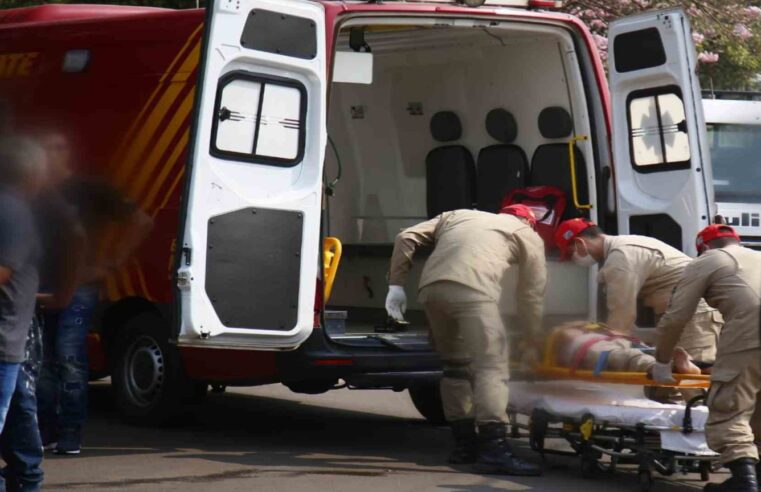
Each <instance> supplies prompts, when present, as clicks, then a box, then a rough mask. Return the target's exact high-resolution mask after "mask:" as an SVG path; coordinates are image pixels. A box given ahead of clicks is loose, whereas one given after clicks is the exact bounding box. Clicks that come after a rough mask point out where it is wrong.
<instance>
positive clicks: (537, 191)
mask: <svg viewBox="0 0 761 492" xmlns="http://www.w3.org/2000/svg"><path fill="white" fill-rule="evenodd" d="M517 203H520V204H522V205H526V206H527V207H529V208H530V209H531V210H532V211H533V212H534V215H536V232H537V233H538V234H539V235H540V236H541V237H542V239H543V240H544V246H545V248H546V249H547V251H551V250H552V249H554V248H555V240H554V239H553V237H554V234H555V229H557V227H558V224H560V221H561V220H562V218H563V214H564V213H565V205H566V199H565V193H563V190H561V189H560V188H556V187H554V186H531V187H528V188H518V189H515V190H513V191H511V192H510V193H509V194H508V195H507V196H505V198H504V199H503V200H502V207H506V206H508V205H515V204H517Z"/></svg>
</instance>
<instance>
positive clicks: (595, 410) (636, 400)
mask: <svg viewBox="0 0 761 492" xmlns="http://www.w3.org/2000/svg"><path fill="white" fill-rule="evenodd" d="M703 398H704V397H703V396H702V395H700V396H697V397H694V398H693V399H691V400H690V401H689V402H687V404H684V405H678V404H664V403H659V402H656V401H653V400H650V399H648V398H647V397H645V394H644V388H643V387H642V386H635V385H631V384H614V383H600V382H589V381H575V382H574V383H573V384H569V381H522V382H511V383H510V408H509V410H508V415H509V417H510V427H511V433H512V436H513V437H516V438H518V437H528V439H529V445H530V446H531V449H533V450H534V451H536V452H538V453H540V454H541V455H542V456H543V457H544V456H545V455H547V454H556V455H563V456H574V457H577V458H578V459H579V467H580V471H581V474H582V476H583V477H585V478H594V477H595V476H597V475H598V474H599V473H600V472H602V471H610V472H613V471H615V470H616V467H617V465H619V464H635V465H637V466H638V480H639V486H640V490H642V491H650V490H651V487H652V484H653V474H654V473H655V472H657V473H659V474H661V475H664V476H668V475H672V474H674V473H677V472H683V473H699V474H700V478H701V480H704V481H705V480H708V479H709V478H710V473H711V471H712V469H713V466H714V464H715V462H716V459H717V458H718V456H717V455H716V454H715V453H714V452H712V451H711V450H710V449H709V448H708V446H707V444H706V440H705V430H704V429H705V422H706V419H707V417H708V409H707V408H706V407H705V406H704V405H700V403H702V401H703ZM519 416H524V417H527V420H528V423H527V424H526V423H525V420H526V419H525V418H524V419H519V418H518V417H519ZM549 438H559V439H563V440H565V441H566V442H567V443H568V445H569V446H570V448H571V450H570V451H564V450H557V449H552V448H549V447H547V446H546V440H547V439H549ZM604 456H607V457H609V460H608V461H607V462H605V463H604V462H603V460H602V458H603V457H604Z"/></svg>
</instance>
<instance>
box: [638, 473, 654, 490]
mask: <svg viewBox="0 0 761 492" xmlns="http://www.w3.org/2000/svg"><path fill="white" fill-rule="evenodd" d="M637 482H638V483H639V490H640V491H641V492H650V491H651V490H653V472H651V471H650V470H647V469H642V468H640V470H639V472H637Z"/></svg>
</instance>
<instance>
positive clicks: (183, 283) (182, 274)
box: [177, 270, 193, 290]
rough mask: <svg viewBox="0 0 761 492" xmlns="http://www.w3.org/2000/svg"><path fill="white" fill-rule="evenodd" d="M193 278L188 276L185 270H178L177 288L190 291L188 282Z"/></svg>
mask: <svg viewBox="0 0 761 492" xmlns="http://www.w3.org/2000/svg"><path fill="white" fill-rule="evenodd" d="M191 280H193V277H191V276H190V272H189V271H187V270H180V271H178V272H177V288H178V289H180V290H190V281H191Z"/></svg>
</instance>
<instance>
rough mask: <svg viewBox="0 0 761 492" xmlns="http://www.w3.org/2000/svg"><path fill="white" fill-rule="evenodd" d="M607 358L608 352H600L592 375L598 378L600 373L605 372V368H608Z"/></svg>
mask: <svg viewBox="0 0 761 492" xmlns="http://www.w3.org/2000/svg"><path fill="white" fill-rule="evenodd" d="M608 357H610V350H605V351H604V352H600V355H599V356H598V357H597V364H595V370H594V375H595V376H599V375H600V373H601V372H603V371H604V370H605V368H606V367H607V366H608Z"/></svg>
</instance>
